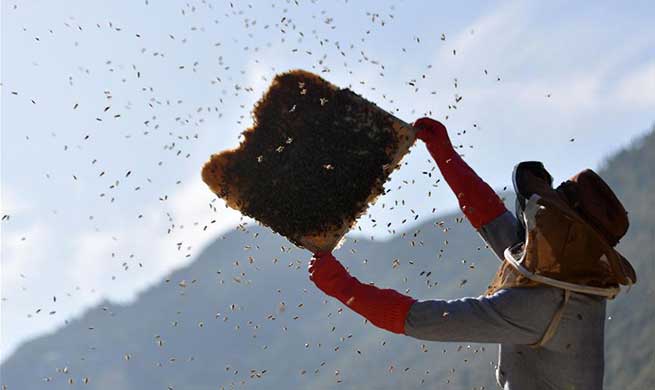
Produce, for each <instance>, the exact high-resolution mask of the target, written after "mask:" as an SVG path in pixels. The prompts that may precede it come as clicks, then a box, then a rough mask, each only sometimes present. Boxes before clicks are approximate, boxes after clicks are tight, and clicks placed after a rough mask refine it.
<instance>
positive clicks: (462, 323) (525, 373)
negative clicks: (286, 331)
mask: <svg viewBox="0 0 655 390" xmlns="http://www.w3.org/2000/svg"><path fill="white" fill-rule="evenodd" d="M414 127H415V128H416V129H418V130H419V131H418V133H417V137H418V138H419V139H421V140H422V141H423V142H424V143H425V145H426V146H427V149H428V151H429V152H430V154H431V155H432V157H433V158H434V160H435V162H436V163H437V165H438V166H439V169H440V170H441V173H442V175H443V177H444V179H445V180H446V182H447V183H448V185H449V186H450V188H451V189H452V190H453V192H454V193H455V195H456V196H457V199H458V200H459V205H460V208H461V210H462V211H463V213H464V215H465V216H466V218H467V219H468V221H469V222H470V223H471V225H473V227H474V228H475V229H476V230H477V231H478V233H479V234H480V235H481V236H482V238H483V239H484V240H485V241H486V242H487V243H488V244H489V246H490V248H491V249H492V250H493V252H494V253H495V254H496V255H497V256H498V257H499V258H500V259H501V260H502V264H501V266H500V269H499V270H498V272H497V274H496V276H495V277H494V278H493V280H492V282H491V284H490V287H489V289H488V290H487V293H486V294H485V295H482V296H479V297H477V298H473V297H471V298H461V299H456V300H449V301H446V300H417V299H414V298H412V297H409V296H406V295H403V294H401V293H398V292H396V291H394V290H390V289H380V288H377V287H375V286H372V285H369V284H363V283H361V282H360V281H359V280H357V279H356V278H355V277H353V276H351V275H350V274H349V273H348V271H347V270H346V269H345V268H344V267H343V266H342V265H341V264H340V263H339V262H338V261H337V260H336V259H335V258H334V256H333V255H332V253H330V252H322V253H315V254H314V258H313V259H312V260H311V261H310V265H309V274H310V279H311V280H312V281H313V282H314V283H315V284H316V286H317V287H318V288H319V289H321V290H322V291H323V292H324V293H326V294H327V295H330V296H332V297H334V298H336V299H338V300H339V301H341V302H342V303H343V304H344V305H346V306H348V307H349V308H351V309H352V310H354V311H355V312H357V313H359V314H360V315H362V316H364V317H365V318H366V319H368V320H369V321H370V322H371V323H373V324H374V325H376V326H378V327H380V328H382V329H386V330H388V331H390V332H394V333H399V334H405V335H407V336H411V337H414V338H417V339H422V340H432V341H456V342H476V343H496V344H499V362H498V369H497V372H496V377H497V379H498V383H499V384H500V386H501V387H503V388H504V389H514V390H515V389H576V390H584V389H589V390H592V389H594V390H596V389H601V388H602V384H603V368H604V356H603V346H604V324H605V317H606V315H605V307H606V300H607V299H608V298H613V297H614V296H615V295H616V294H617V293H618V292H619V285H621V284H623V285H629V284H632V283H634V282H635V281H636V277H635V272H634V270H633V269H632V267H631V266H630V264H629V263H628V262H627V261H626V260H625V259H624V258H623V256H621V255H620V254H619V253H618V252H617V251H616V250H615V249H614V246H615V245H616V244H617V243H618V241H619V239H620V238H621V237H622V236H623V235H624V234H625V233H626V231H627V228H628V219H627V213H626V211H625V209H624V208H623V206H622V205H621V203H620V202H619V201H618V199H617V198H616V197H615V195H614V194H613V193H612V191H611V190H610V189H609V187H607V185H606V184H605V183H604V182H603V181H602V179H601V178H600V177H599V176H598V175H596V174H595V173H594V172H593V171H591V170H585V171H583V172H581V173H580V174H578V175H576V176H574V177H573V178H571V179H570V180H568V181H566V182H564V183H562V184H561V185H560V186H559V187H557V188H556V189H553V187H552V177H551V176H550V174H549V173H548V172H547V171H546V170H545V169H544V167H543V165H542V164H541V163H538V162H523V163H520V164H518V165H517V166H516V168H515V169H514V173H513V184H514V190H515V192H516V212H515V214H512V213H511V212H509V211H508V210H507V209H506V208H505V206H504V204H503V202H502V201H501V199H500V198H499V197H498V196H497V195H496V193H495V192H494V191H493V190H492V189H491V187H490V186H489V185H487V184H486V183H485V182H484V181H483V180H482V179H480V177H478V175H477V174H476V173H475V172H474V171H473V170H472V169H471V168H470V167H469V166H468V165H467V164H466V162H464V160H463V159H462V158H461V157H460V156H459V154H458V153H457V152H456V151H455V150H454V148H453V146H452V144H451V142H450V140H449V138H448V134H447V130H446V128H445V126H444V125H442V124H441V123H439V122H437V121H435V120H433V119H430V118H421V119H419V120H418V121H416V122H415V123H414Z"/></svg>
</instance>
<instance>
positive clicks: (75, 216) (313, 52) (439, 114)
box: [0, 0, 655, 360]
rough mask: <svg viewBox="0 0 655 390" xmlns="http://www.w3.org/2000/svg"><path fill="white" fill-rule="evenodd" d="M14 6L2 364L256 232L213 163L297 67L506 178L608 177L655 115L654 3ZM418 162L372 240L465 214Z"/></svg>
mask: <svg viewBox="0 0 655 390" xmlns="http://www.w3.org/2000/svg"><path fill="white" fill-rule="evenodd" d="M1 4H2V19H1V23H2V61H1V66H2V74H1V82H2V86H1V87H0V93H1V99H2V111H1V126H2V140H1V141H2V159H1V163H2V167H1V168H2V203H1V214H2V215H3V216H5V215H6V216H8V217H4V220H3V221H2V223H0V228H1V229H2V252H1V255H2V263H1V265H2V267H1V274H2V276H1V283H2V293H1V296H2V306H1V316H2V318H1V322H2V328H1V330H2V333H1V346H0V350H1V352H0V353H1V356H0V359H2V360H4V359H6V357H7V356H8V355H9V354H10V353H11V352H12V351H13V350H14V349H15V348H16V347H17V346H18V345H19V344H20V343H21V342H23V341H25V340H28V339H29V338H32V337H35V336H37V335H40V334H43V333H45V332H49V331H53V330H55V329H56V328H57V327H59V326H61V325H62V324H64V322H65V321H66V320H67V319H69V318H71V317H72V316H76V315H80V314H81V313H82V312H83V311H84V309H85V308H88V307H89V306H90V305H94V304H97V303H98V302H99V301H101V300H103V299H110V300H112V301H119V302H129V301H130V300H133V299H135V297H136V296H137V294H138V292H139V291H142V290H143V289H145V288H147V287H148V286H149V285H151V284H153V283H156V282H157V281H159V280H161V279H162V277H163V276H164V275H166V274H167V273H169V272H170V271H171V270H173V269H176V268H178V267H181V266H184V265H186V264H188V263H189V262H190V261H193V257H194V256H195V255H196V254H198V253H199V252H200V251H201V250H202V249H203V247H204V246H205V245H207V243H208V242H210V241H211V240H213V239H215V238H217V237H219V236H220V235H221V234H222V233H224V232H226V231H228V230H229V229H232V228H233V227H234V226H235V225H236V224H237V223H239V219H240V215H239V214H238V213H236V212H234V211H231V210H228V209H225V208H224V207H223V206H222V203H221V202H220V201H218V200H215V197H214V196H213V195H212V194H211V193H210V192H209V190H208V189H207V188H206V186H205V185H204V184H203V183H202V181H201V179H200V175H199V172H200V167H201V166H202V164H203V162H204V161H206V160H207V158H208V157H209V155H210V154H212V153H215V152H218V151H220V150H222V149H225V148H230V147H234V146H236V145H237V144H238V142H239V134H240V132H241V131H242V130H244V129H245V128H247V127H248V126H249V125H250V124H251V122H252V119H251V117H250V110H251V108H252V106H253V103H254V102H256V101H257V100H258V99H259V97H260V96H261V95H262V93H263V91H264V90H265V88H266V87H267V85H268V83H269V82H270V80H271V79H272V77H273V76H274V75H275V74H276V73H278V72H282V71H285V70H288V69H292V68H303V69H307V70H310V71H314V72H316V73H320V74H321V75H322V76H323V77H325V78H326V79H328V80H329V81H331V82H333V83H335V84H337V85H340V86H343V87H348V86H350V87H351V88H352V89H353V90H355V91H356V92H358V93H360V94H361V95H363V96H364V97H366V98H368V99H369V100H371V101H374V102H376V103H377V104H378V105H379V106H381V107H382V108H384V109H386V110H388V111H392V112H393V113H395V114H396V115H397V116H398V117H400V118H402V119H404V120H406V121H412V120H414V119H416V118H418V117H420V116H423V115H425V114H431V115H432V116H433V117H435V118H437V119H440V120H442V121H443V122H444V123H445V124H446V125H447V126H448V128H449V130H450V133H451V135H452V138H453V142H454V143H455V144H457V145H463V148H462V149H461V150H460V152H461V153H463V154H464V155H465V158H466V160H467V161H468V162H469V163H470V164H471V165H472V166H473V167H475V168H476V169H477V170H478V172H479V174H480V175H481V176H482V177H484V178H485V179H487V180H488V181H489V182H490V183H491V184H492V185H493V186H494V187H495V188H497V189H502V188H503V187H505V186H510V173H511V169H512V166H513V165H514V164H515V163H516V162H518V161H521V160H527V159H536V160H542V161H544V162H545V164H546V166H547V167H548V168H549V169H550V170H551V171H552V173H553V175H554V176H555V177H556V180H563V179H565V178H566V177H568V176H570V175H572V174H573V173H575V172H577V171H579V170H580V169H582V168H585V167H592V168H596V167H599V166H601V165H602V162H603V160H604V159H605V158H606V157H607V156H608V155H610V154H611V153H612V152H613V151H615V150H617V149H619V148H621V147H623V146H625V145H628V144H629V143H630V142H631V140H633V139H635V137H637V136H638V135H640V134H643V133H644V132H645V131H646V130H647V129H648V128H649V127H650V126H651V125H652V124H653V121H654V120H655V29H653V26H652V23H653V20H655V5H653V3H652V1H648V0H644V1H628V2H616V1H607V2H603V1H599V2H570V1H549V2H542V1H516V2H513V1H501V2H488V1H469V2H466V3H463V2H455V1H452V2H445V1H439V2H436V1H399V0H396V1H386V0H384V1H381V0H376V1H354V0H350V1H344V0H339V1H327V0H324V1H318V0H314V1H307V0H297V1H271V0H266V1H254V0H253V1H250V2H242V1H236V0H234V1H232V2H229V1H222V0H214V1H211V0H203V1H179V2H178V1H164V0H147V1H145V0H139V1H135V0H122V1H111V2H109V1H88V0H84V1H81V0H80V1H67V2H65V3H62V2H55V1H45V0H44V1H22V0H21V1H16V0H6V1H5V0H3V1H2V2H1ZM456 97H462V99H461V101H460V102H459V103H455V99H456ZM453 105H454V106H456V107H454V106H453ZM464 131H465V132H464ZM404 162H406V165H404V166H402V167H401V169H400V170H399V171H396V173H394V175H393V180H392V182H391V183H389V184H388V187H387V188H390V189H391V192H390V193H389V194H387V195H386V196H384V197H383V198H381V199H380V200H379V201H378V203H377V204H376V205H375V206H373V207H372V208H371V209H370V211H369V213H368V215H367V216H364V217H363V218H362V219H361V221H360V223H359V225H358V227H357V229H361V233H359V234H363V235H366V236H371V235H373V236H375V237H376V239H378V240H382V239H385V238H388V237H390V236H391V235H393V234H394V232H397V231H400V230H401V229H403V228H405V229H407V228H409V226H408V225H409V223H407V224H405V225H401V223H400V221H402V220H403V219H408V220H411V221H414V216H415V215H416V214H418V215H419V218H418V220H417V222H421V221H424V220H425V219H428V218H431V217H432V216H433V214H432V209H433V208H435V207H436V209H437V211H436V212H437V213H442V212H447V211H452V210H454V209H455V208H456V200H455V198H454V196H453V195H452V194H451V193H450V191H449V190H448V188H447V187H445V186H442V185H439V186H437V187H435V186H434V185H435V182H436V180H437V179H438V178H439V177H440V176H439V175H438V174H435V175H433V177H432V178H429V177H428V176H426V175H424V174H422V172H423V171H428V170H430V169H432V167H433V166H434V165H433V163H432V162H431V161H430V159H429V156H428V154H427V153H426V151H425V150H424V147H423V146H422V145H417V146H415V147H414V148H413V149H412V152H411V153H410V155H409V156H407V157H406V159H405V160H404ZM428 192H432V195H431V197H429V198H428ZM402 200H404V201H405V205H404V206H403V205H402V203H399V206H398V207H394V208H393V210H390V209H391V208H392V207H391V206H393V205H394V203H395V202H396V201H398V202H400V201H402ZM212 201H214V205H216V206H217V207H218V211H217V212H216V213H212V212H210V208H209V204H210V202H212ZM383 205H384V207H383ZM372 216H373V218H375V219H376V220H377V225H375V224H374V223H373V222H372V221H371V217H372ZM213 219H215V220H216V221H217V222H216V223H215V224H209V221H211V220H213ZM244 221H246V220H244ZM389 222H391V223H392V226H391V228H389V229H387V223H389ZM207 224H209V225H210V226H209V228H208V229H207V230H206V231H203V228H204V226H205V225H207ZM394 229H395V231H394ZM169 230H170V232H169ZM357 231H359V230H357ZM178 243H182V244H180V245H178ZM307 255H308V256H309V254H307ZM55 299H56V300H55ZM39 309H40V310H39Z"/></svg>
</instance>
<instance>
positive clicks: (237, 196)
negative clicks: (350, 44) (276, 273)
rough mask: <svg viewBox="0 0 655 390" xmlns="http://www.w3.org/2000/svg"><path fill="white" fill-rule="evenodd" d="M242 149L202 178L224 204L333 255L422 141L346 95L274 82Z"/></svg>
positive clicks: (299, 81) (284, 78) (297, 73)
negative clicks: (416, 143)
mask: <svg viewBox="0 0 655 390" xmlns="http://www.w3.org/2000/svg"><path fill="white" fill-rule="evenodd" d="M253 114H254V125H253V127H252V128H250V129H247V130H246V131H244V132H243V136H244V140H243V141H242V142H241V144H240V145H239V147H238V148H236V149H233V150H227V151H224V152H222V153H219V154H215V155H212V156H211V159H210V160H209V161H208V162H207V163H206V164H205V165H204V167H203V169H202V178H203V180H204V181H205V183H207V185H208V186H209V188H210V189H211V190H212V191H213V192H214V193H215V194H217V195H218V196H219V197H221V198H223V199H224V200H225V201H226V203H227V205H228V206H230V207H232V208H234V209H237V210H239V211H241V212H242V213H243V214H245V215H248V216H250V217H252V218H254V219H256V220H258V221H259V222H260V223H262V224H264V225H266V226H268V227H270V228H271V229H273V230H274V231H276V232H278V233H280V234H282V235H283V236H285V237H287V238H288V239H289V240H290V241H291V242H293V243H294V244H296V245H298V246H300V247H304V248H306V249H308V250H310V251H313V252H316V251H319V250H332V249H333V248H334V247H335V246H336V245H337V244H338V243H339V241H340V240H341V238H342V237H343V236H344V235H345V234H346V232H347V231H348V230H349V229H350V227H351V226H352V225H353V224H354V223H355V221H356V219H357V218H358V217H359V216H360V215H361V214H362V213H363V212H364V211H365V210H366V208H367V207H368V204H369V203H370V202H372V201H373V200H375V198H376V197H377V196H378V195H380V194H381V193H382V192H383V184H384V182H385V181H386V180H387V178H388V176H389V174H390V173H391V172H392V171H393V170H394V169H395V168H396V167H397V166H398V163H399V162H400V159H401V158H402V157H403V155H404V154H405V153H407V151H408V150H409V147H410V146H411V145H412V144H413V142H414V140H415V134H414V129H413V128H412V127H410V126H409V125H407V124H406V123H404V122H402V121H400V120H399V119H397V118H395V117H394V116H392V115H390V114H389V113H387V112H385V111H383V110H381V109H380V108H378V107H377V106H376V105H375V104H373V103H371V102H368V101H366V100H364V99H363V98H361V97H359V96H358V95H356V94H355V93H353V92H352V91H350V90H348V89H340V88H338V87H336V86H335V85H332V84H330V83H329V82H327V81H325V80H323V79H322V78H320V77H319V76H317V75H314V74H312V73H309V72H305V71H302V70H294V71H290V72H287V73H283V74H280V75H277V76H276V77H275V79H274V80H273V83H272V84H271V86H270V88H269V89H268V91H267V92H266V93H265V95H264V97H263V98H262V99H261V100H260V101H259V102H258V103H257V104H256V106H255V108H254V112H253Z"/></svg>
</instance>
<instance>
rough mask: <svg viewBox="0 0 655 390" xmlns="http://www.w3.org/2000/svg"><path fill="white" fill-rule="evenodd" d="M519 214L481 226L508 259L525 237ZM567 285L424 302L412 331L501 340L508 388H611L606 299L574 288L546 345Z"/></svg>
mask: <svg viewBox="0 0 655 390" xmlns="http://www.w3.org/2000/svg"><path fill="white" fill-rule="evenodd" d="M518 231H519V229H518V221H517V220H516V218H515V217H514V215H513V214H512V213H510V212H505V213H504V214H502V215H500V216H499V217H498V218H496V219H494V220H493V221H492V222H490V223H488V224H487V225H485V226H483V227H482V228H481V229H480V230H479V233H480V235H481V236H482V238H483V239H484V240H485V241H486V242H487V243H488V244H489V246H490V247H491V249H492V250H493V251H494V252H495V253H496V254H497V255H498V256H499V257H500V258H501V259H502V253H503V251H504V250H505V248H507V247H509V246H511V245H512V244H515V243H517V242H518V241H519V238H518V237H517V232H518ZM563 302H564V291H563V290H561V289H559V288H555V287H550V286H543V287H526V288H508V289H503V290H500V291H498V292H496V293H495V294H494V295H492V296H480V297H477V298H462V299H457V300H451V301H445V300H428V301H417V302H416V303H414V305H413V306H412V307H411V309H410V311H409V314H408V315H407V318H406V320H405V334H406V335H408V336H411V337H414V338H417V339H421V340H432V341H456V342H472V343H495V344H500V346H499V358H498V360H499V361H498V369H497V371H496V378H497V380H498V384H499V385H500V387H501V388H502V389H505V390H510V389H511V390H546V389H553V390H555V389H558V390H598V389H602V388H603V369H604V355H603V353H604V350H603V348H604V327H605V303H606V300H605V299H604V298H601V297H596V296H592V295H586V294H580V293H575V292H572V293H571V295H570V298H569V300H568V302H567V303H566V305H565V306H564V307H563V311H562V317H561V320H560V322H559V326H558V328H557V330H556V333H555V334H554V335H553V336H552V338H550V339H549V341H548V342H546V343H545V344H543V345H542V346H539V347H533V346H531V344H535V343H539V342H540V341H541V340H542V336H543V335H544V333H545V332H546V329H547V328H548V325H549V324H550V322H551V319H552V318H553V315H554V314H555V313H556V312H557V311H558V309H560V307H561V306H562V304H563Z"/></svg>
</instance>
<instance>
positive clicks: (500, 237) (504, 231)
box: [478, 211, 524, 261]
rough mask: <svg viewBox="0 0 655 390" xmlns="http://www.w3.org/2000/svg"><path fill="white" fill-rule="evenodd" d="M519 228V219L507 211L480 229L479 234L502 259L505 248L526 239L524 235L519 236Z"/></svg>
mask: <svg viewBox="0 0 655 390" xmlns="http://www.w3.org/2000/svg"><path fill="white" fill-rule="evenodd" d="M519 230H520V229H519V221H518V220H517V219H516V217H515V216H514V214H512V213H511V212H509V211H505V212H504V213H503V214H501V215H499V216H498V217H496V218H495V219H494V220H493V221H491V222H489V223H488V224H486V225H484V226H482V227H481V228H480V229H479V230H478V234H479V235H480V236H481V237H482V239H483V240H484V241H485V242H486V243H487V245H489V248H490V249H491V250H492V251H493V252H494V253H495V254H496V256H498V259H500V260H501V261H502V260H503V258H504V255H503V252H504V251H505V249H507V248H509V247H510V246H512V245H514V244H516V243H518V242H521V241H522V240H523V239H524V237H519Z"/></svg>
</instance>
